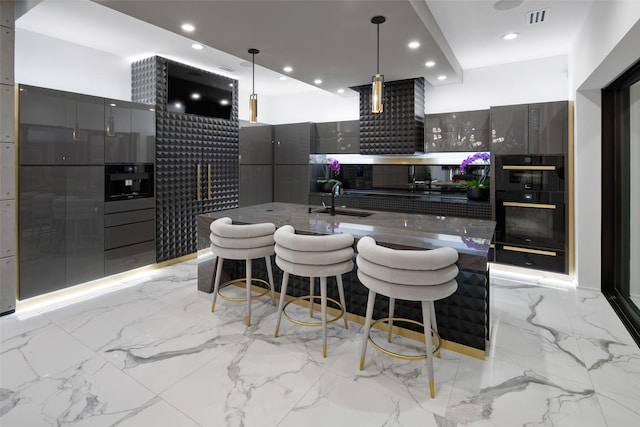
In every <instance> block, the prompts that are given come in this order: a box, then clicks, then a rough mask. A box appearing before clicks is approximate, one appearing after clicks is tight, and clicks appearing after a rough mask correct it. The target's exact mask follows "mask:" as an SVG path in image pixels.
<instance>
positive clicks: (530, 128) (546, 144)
mask: <svg viewBox="0 0 640 427" xmlns="http://www.w3.org/2000/svg"><path fill="white" fill-rule="evenodd" d="M491 129H492V144H491V152H492V154H566V153H567V150H568V138H569V103H568V101H557V102H541V103H536V104H521V105H507V106H499V107H491Z"/></svg>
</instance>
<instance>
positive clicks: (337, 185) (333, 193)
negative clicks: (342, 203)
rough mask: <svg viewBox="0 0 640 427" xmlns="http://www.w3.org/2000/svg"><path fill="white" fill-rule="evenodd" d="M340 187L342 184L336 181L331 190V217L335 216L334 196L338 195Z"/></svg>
mask: <svg viewBox="0 0 640 427" xmlns="http://www.w3.org/2000/svg"><path fill="white" fill-rule="evenodd" d="M341 186H342V183H341V182H340V181H338V182H336V183H335V185H334V186H333V187H332V188H331V216H336V196H339V195H340V189H341Z"/></svg>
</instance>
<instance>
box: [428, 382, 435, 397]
mask: <svg viewBox="0 0 640 427" xmlns="http://www.w3.org/2000/svg"><path fill="white" fill-rule="evenodd" d="M429 394H431V398H432V399H435V397H436V384H435V381H433V380H429Z"/></svg>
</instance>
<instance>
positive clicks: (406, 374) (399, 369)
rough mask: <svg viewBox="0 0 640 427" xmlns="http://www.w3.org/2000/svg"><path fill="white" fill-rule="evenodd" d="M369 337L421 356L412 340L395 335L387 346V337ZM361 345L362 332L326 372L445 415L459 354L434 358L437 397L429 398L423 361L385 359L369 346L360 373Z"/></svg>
mask: <svg viewBox="0 0 640 427" xmlns="http://www.w3.org/2000/svg"><path fill="white" fill-rule="evenodd" d="M372 336H373V337H375V338H374V339H375V340H376V342H378V343H379V344H380V345H383V346H384V347H385V348H387V349H389V350H392V351H394V352H396V353H400V354H418V353H424V351H423V348H422V345H423V344H422V343H420V342H417V341H414V340H409V339H406V338H401V337H397V336H395V337H394V338H393V340H392V343H391V344H389V343H387V342H386V334H385V333H384V332H381V331H378V330H372ZM361 346H362V333H360V334H358V337H357V339H356V340H354V341H353V342H352V343H351V344H350V345H349V346H348V347H347V349H346V350H345V351H344V352H343V353H342V355H341V357H340V359H339V360H338V361H337V362H336V363H334V364H332V365H330V366H329V367H328V369H329V370H330V371H332V372H335V373H337V374H339V375H341V376H344V377H345V378H349V379H351V380H352V381H355V382H356V383H357V384H359V385H360V386H361V387H362V388H363V389H367V390H377V391H378V392H379V393H391V394H392V395H393V396H396V397H399V398H402V399H403V400H406V401H409V402H412V403H413V404H416V405H418V406H419V407H421V408H423V409H425V410H427V411H429V412H430V413H434V414H437V415H439V416H445V412H446V410H447V406H448V403H449V396H450V394H451V391H452V389H453V385H454V381H455V378H456V371H457V369H458V363H459V360H460V355H459V354H458V353H454V352H451V351H448V350H441V352H440V358H434V361H433V368H434V381H435V393H436V396H435V398H434V399H431V397H430V393H429V378H428V375H427V362H426V360H403V359H398V358H395V357H391V356H387V355H386V354H383V353H381V352H379V351H378V350H376V349H375V348H374V347H373V346H371V345H370V344H369V345H368V346H367V352H366V357H365V364H364V369H363V370H362V371H360V354H361V348H362V347H361Z"/></svg>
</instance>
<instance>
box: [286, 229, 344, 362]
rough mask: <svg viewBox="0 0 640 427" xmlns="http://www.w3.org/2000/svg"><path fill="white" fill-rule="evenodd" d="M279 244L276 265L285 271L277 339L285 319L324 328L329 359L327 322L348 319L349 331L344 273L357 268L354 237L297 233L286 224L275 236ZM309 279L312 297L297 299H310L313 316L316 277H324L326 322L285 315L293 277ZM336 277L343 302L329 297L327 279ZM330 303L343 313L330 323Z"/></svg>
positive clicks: (322, 291)
mask: <svg viewBox="0 0 640 427" xmlns="http://www.w3.org/2000/svg"><path fill="white" fill-rule="evenodd" d="M274 239H275V242H276V246H275V252H276V265H277V266H278V267H280V269H282V271H283V275H282V288H281V289H280V304H279V306H278V322H277V323H276V332H275V336H276V337H277V336H278V333H279V331H280V320H281V319H282V315H283V313H284V315H285V317H286V318H287V319H288V320H290V321H292V322H293V323H296V324H298V325H303V326H322V355H323V356H324V357H327V323H333V322H335V321H337V320H338V319H340V318H341V317H342V318H343V319H344V327H345V328H346V329H348V328H349V325H348V323H347V316H346V303H345V299H344V287H343V284H342V274H343V273H347V272H349V271H351V270H352V269H353V236H352V235H351V234H329V235H302V234H295V230H294V229H293V227H292V226H290V225H284V226H282V227H280V228H278V230H276V232H275V234H274ZM290 274H294V275H296V276H302V277H309V288H310V292H309V293H310V295H307V296H303V297H299V298H296V300H299V299H308V300H309V302H310V310H311V315H313V300H314V298H316V297H315V296H314V289H313V288H314V286H315V278H316V277H319V278H320V306H321V315H322V321H321V322H320V323H310V322H301V321H299V320H296V319H293V318H292V317H290V316H288V315H287V314H286V313H285V307H286V305H285V303H284V299H285V295H286V293H287V285H288V283H289V275H290ZM331 276H335V278H336V282H337V285H338V294H339V296H340V303H338V302H337V301H335V300H332V299H330V298H327V277H331ZM327 300H330V301H331V302H332V303H334V304H337V305H338V306H340V308H341V309H342V313H341V314H340V315H339V316H337V317H335V318H334V319H331V320H330V321H329V322H327ZM287 304H288V303H287Z"/></svg>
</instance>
